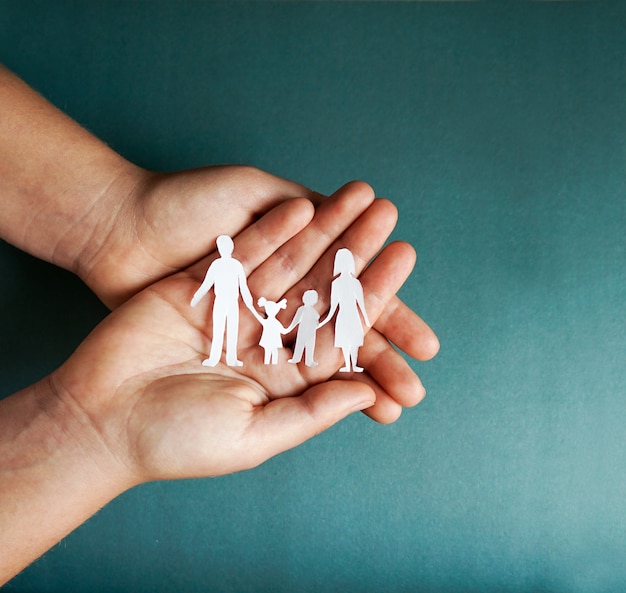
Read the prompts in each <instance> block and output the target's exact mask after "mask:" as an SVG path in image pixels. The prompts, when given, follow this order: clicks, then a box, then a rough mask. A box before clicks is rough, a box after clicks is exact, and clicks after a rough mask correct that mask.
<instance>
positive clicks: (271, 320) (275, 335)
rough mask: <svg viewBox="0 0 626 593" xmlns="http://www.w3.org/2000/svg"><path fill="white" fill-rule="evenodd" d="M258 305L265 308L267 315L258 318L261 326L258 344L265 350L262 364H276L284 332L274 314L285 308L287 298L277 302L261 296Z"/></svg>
mask: <svg viewBox="0 0 626 593" xmlns="http://www.w3.org/2000/svg"><path fill="white" fill-rule="evenodd" d="M257 305H258V306H259V307H263V308H264V309H265V313H266V315H267V317H266V318H265V319H263V318H262V317H261V318H259V321H260V322H261V325H262V326H263V332H262V333H261V340H260V342H259V346H261V347H262V348H263V350H265V356H264V359H263V363H264V364H278V350H279V349H280V348H282V347H283V337H282V334H284V333H286V332H285V328H284V327H283V325H282V323H281V322H280V321H278V319H276V315H278V312H279V311H280V310H281V309H286V308H287V299H283V300H282V301H279V302H278V303H275V302H274V301H268V300H267V299H266V298H265V297H261V298H260V299H259V300H258V301H257Z"/></svg>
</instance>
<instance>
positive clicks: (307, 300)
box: [285, 290, 320, 367]
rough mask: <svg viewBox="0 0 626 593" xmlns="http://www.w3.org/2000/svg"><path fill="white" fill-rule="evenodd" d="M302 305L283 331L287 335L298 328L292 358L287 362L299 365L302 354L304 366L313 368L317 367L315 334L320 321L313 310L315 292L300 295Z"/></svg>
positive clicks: (315, 300) (315, 299)
mask: <svg viewBox="0 0 626 593" xmlns="http://www.w3.org/2000/svg"><path fill="white" fill-rule="evenodd" d="M302 303H303V305H302V306H301V307H299V308H298V310H297V311H296V314H295V315H294V317H293V321H292V322H291V324H290V325H289V327H288V328H287V329H286V330H285V333H286V334H288V333H289V332H290V331H292V330H293V329H294V328H295V327H296V326H298V333H297V334H296V344H295V346H294V349H293V356H292V357H291V358H290V359H289V362H292V363H294V364H297V363H299V362H300V361H301V360H302V354H304V364H306V366H308V367H315V366H317V362H315V360H314V354H315V332H317V326H318V322H319V319H320V314H319V313H318V312H317V311H316V310H315V304H316V303H317V291H315V290H307V291H306V292H305V293H304V294H303V295H302Z"/></svg>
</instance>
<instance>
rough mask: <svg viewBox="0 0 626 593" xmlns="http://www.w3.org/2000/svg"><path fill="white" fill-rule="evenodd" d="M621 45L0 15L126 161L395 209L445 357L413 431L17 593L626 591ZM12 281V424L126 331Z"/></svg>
mask: <svg viewBox="0 0 626 593" xmlns="http://www.w3.org/2000/svg"><path fill="white" fill-rule="evenodd" d="M625 26H626V6H624V5H623V4H620V3H615V4H606V3H601V2H554V3H552V2H546V3H525V2H516V3H503V4H498V3H438V2H434V3H409V2H401V3H390V2H379V3H372V4H368V3H355V2H347V3H325V2H323V3H314V2H307V3H282V2H279V3H265V2H252V3H243V2H236V3H226V4H223V3H212V2H163V1H156V2H78V1H76V2H67V1H60V2H49V1H42V2H33V1H31V0H20V1H0V60H1V61H3V62H4V63H5V64H6V65H7V66H9V67H10V68H12V69H13V70H14V71H15V72H17V73H18V74H19V75H20V76H22V77H23V78H24V79H25V80H26V81H27V82H28V83H30V84H31V85H33V86H34V87H35V88H36V89H38V90H39V91H40V92H41V93H43V94H44V95H45V96H46V97H48V98H49V99H50V100H51V101H52V102H53V103H55V104H56V105H57V106H59V107H60V108H61V109H63V110H64V111H66V112H67V113H68V114H70V115H71V116H72V117H74V118H76V119H77V120H78V121H79V122H80V123H81V124H83V125H85V126H86V127H87V128H88V129H90V130H91V131H93V132H94V133H95V134H96V135H98V136H99V137H100V138H102V139H103V140H105V141H106V142H107V143H109V144H110V145H111V146H112V147H114V148H115V149H116V150H118V151H120V152H121V153H122V154H124V155H125V156H126V157H128V158H129V159H131V160H133V161H134V162H136V163H138V164H141V165H143V166H146V167H150V168H153V169H158V170H175V169H182V168H188V167H195V166H200V165H205V164H217V163H247V164H252V165H255V166H258V167H260V168H262V169H266V170H269V171H271V172H273V173H275V174H277V175H281V176H284V177H288V178H292V179H294V180H297V181H299V182H301V183H304V184H306V185H308V186H310V187H313V188H315V189H317V190H318V191H322V192H325V193H329V192H332V191H333V190H334V189H335V188H337V187H338V186H339V185H341V184H343V183H344V182H346V181H348V180H350V179H355V178H360V179H363V180H365V181H368V182H369V183H371V184H372V186H373V187H374V189H375V190H376V192H377V194H378V195H381V196H385V197H389V198H390V199H392V200H393V201H394V202H395V203H396V204H397V206H398V208H399V210H400V222H399V224H398V227H397V231H396V233H395V235H394V237H395V238H402V239H405V240H408V241H410V242H411V243H412V244H413V245H414V246H415V248H416V250H417V252H418V254H419V259H418V263H417V266H416V269H415V272H414V274H413V275H412V277H411V278H410V279H409V281H408V282H407V284H406V285H405V287H404V288H403V290H402V293H401V296H402V297H403V299H404V300H405V301H406V302H407V303H409V305H410V306H411V307H413V308H414V309H415V310H417V311H418V312H419V313H420V314H421V315H422V316H423V317H424V318H425V319H426V320H427V321H428V322H429V323H430V324H431V325H432V327H433V328H434V329H435V331H436V332H437V334H438V335H439V337H440V340H441V343H442V349H441V352H440V354H439V355H438V356H437V358H436V359H434V360H433V361H431V362H428V363H417V362H415V363H413V364H414V368H415V369H416V371H417V372H418V373H419V374H420V376H421V377H422V380H423V382H424V384H425V386H426V389H427V391H428V395H427V397H426V399H425V400H424V402H423V403H422V404H420V405H419V406H418V407H417V408H415V409H412V410H407V411H406V412H405V413H404V414H403V416H402V418H401V419H400V420H399V421H398V422H397V423H395V424H394V425H391V426H379V425H376V424H374V423H372V422H371V421H370V420H368V419H367V418H365V417H364V416H360V415H355V416H354V417H351V418H349V419H348V420H347V421H345V422H343V423H342V424H340V425H338V426H335V427H333V428H332V429H330V430H329V431H328V432H326V433H324V434H322V435H320V436H318V437H316V438H315V439H313V440H312V441H310V442H308V443H306V444H305V445H303V446H301V447H300V448H298V449H296V450H293V451H290V452H287V453H285V454H283V455H281V456H279V457H277V458H274V459H272V460H270V461H269V462H267V463H266V464H264V465H262V466H261V467H259V468H257V469H255V470H252V471H249V472H244V473H240V474H236V475H232V476H228V477H224V478H218V479H206V480H196V481H183V482H171V483H154V484H149V485H146V486H142V487H139V488H136V489H134V490H132V491H130V492H128V493H126V494H124V495H122V496H121V497H119V498H118V499H117V500H115V501H114V502H112V503H111V504H110V505H108V506H107V507H106V508H105V509H104V510H102V511H101V512H100V513H98V514H97V515H96V516H95V517H93V518H92V519H91V520H90V521H88V522H87V523H86V524H85V525H83V526H82V527H80V528H79V529H78V530H76V531H75V532H74V533H72V534H71V535H70V536H69V537H68V538H66V539H65V540H64V541H62V542H61V543H60V544H59V545H57V546H56V547H55V548H53V549H52V550H51V551H50V552H49V553H47V554H46V555H45V556H44V557H43V558H41V559H40V560H39V561H37V562H36V563H35V564H34V565H32V566H31V567H29V568H28V569H26V570H25V571H24V572H23V573H22V574H21V575H19V576H18V577H16V578H15V579H14V580H13V581H12V582H10V583H9V584H8V585H6V586H5V587H4V588H3V591H4V590H6V591H12V592H24V593H26V592H52V591H54V592H56V591H59V592H60V591H69V590H71V591H74V592H82V591H89V592H91V593H93V592H97V591H107V592H113V591H133V592H141V591H146V592H148V591H150V592H158V591H185V592H195V591H198V592H199V591H202V592H206V591H234V592H248V591H250V592H252V591H255V592H258V591H273V592H299V591H302V592H319V591H329V592H333V591H336V592H345V591H354V592H380V591H393V592H415V591H436V592H448V591H449V592H452V591H454V592H458V593H473V592H482V593H490V592H494V593H495V592H498V593H507V592H511V593H513V592H555V593H560V592H590V593H603V592H613V591H616V592H617V591H624V590H626V422H625V421H626V328H625V313H624V310H625V304H626V249H625V246H626V239H625V232H624V229H625V226H626V199H625V190H626V167H625V165H626V159H625V157H626V29H625ZM0 112H1V106H0ZM0 266H1V268H0V269H1V277H2V288H1V290H0V304H1V308H2V312H1V314H0V335H2V340H1V345H0V349H1V350H0V373H1V375H0V377H1V386H0V387H1V389H2V395H8V394H10V393H12V392H13V391H15V390H17V389H18V388H20V387H22V386H24V385H27V384H29V383H31V382H33V381H35V380H36V379H38V378H39V377H41V376H42V375H44V374H46V373H47V372H49V371H50V370H52V369H53V368H55V367H56V366H57V365H58V364H60V362H62V361H63V360H64V359H65V358H66V357H67V356H69V354H70V353H71V352H72V350H73V349H74V348H75V347H76V345H77V344H78V343H79V342H80V341H81V339H82V338H83V337H84V336H85V335H86V334H87V333H88V332H89V330H90V329H91V328H92V327H93V326H94V325H95V324H96V323H97V322H98V321H99V320H100V319H101V318H102V317H103V316H104V315H105V314H106V310H105V309H104V307H103V306H102V305H101V304H100V303H99V302H98V301H97V300H96V299H95V297H93V296H92V295H91V294H90V293H89V291H88V290H87V289H86V288H84V287H83V286H82V285H81V284H80V282H79V281H78V280H77V279H76V278H74V277H72V276H71V275H70V274H68V273H66V272H63V271H60V270H57V269H55V268H53V267H52V266H49V265H48V264H44V263H41V262H37V261H35V260H34V259H32V258H30V257H29V256H26V255H24V254H21V253H19V252H18V251H17V250H15V249H13V248H12V247H10V246H8V245H6V244H1V245H0ZM0 553H2V551H1V550H0Z"/></svg>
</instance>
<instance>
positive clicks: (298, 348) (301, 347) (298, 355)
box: [289, 337, 304, 364]
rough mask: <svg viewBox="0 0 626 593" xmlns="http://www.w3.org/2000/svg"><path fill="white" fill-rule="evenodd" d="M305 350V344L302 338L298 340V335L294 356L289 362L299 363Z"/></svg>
mask: <svg viewBox="0 0 626 593" xmlns="http://www.w3.org/2000/svg"><path fill="white" fill-rule="evenodd" d="M303 351H304V345H303V343H302V340H298V338H297V337H296V345H295V346H294V349H293V356H292V357H291V358H290V359H289V362H292V363H294V364H298V363H299V362H300V361H301V360H302V352H303Z"/></svg>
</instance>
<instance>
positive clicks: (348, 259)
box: [333, 247, 356, 276]
mask: <svg viewBox="0 0 626 593" xmlns="http://www.w3.org/2000/svg"><path fill="white" fill-rule="evenodd" d="M343 273H348V274H351V275H352V276H354V275H355V274H356V272H355V267H354V256H353V255H352V252H351V251H350V250H349V249H346V248H345V247H343V248H342V249H340V250H339V251H337V253H336V254H335V267H334V269H333V276H337V274H343Z"/></svg>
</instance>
